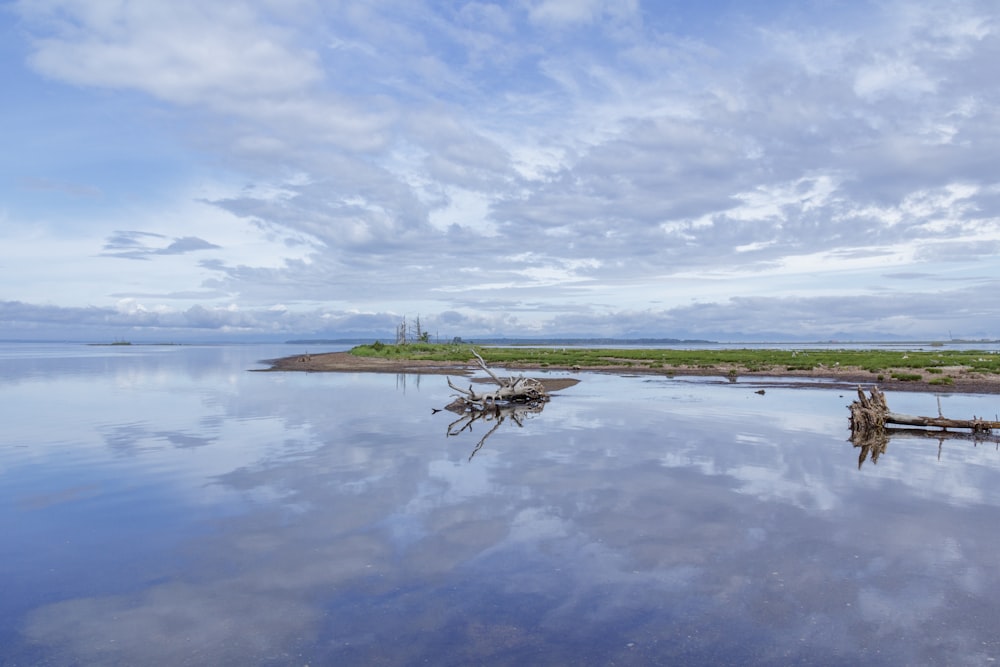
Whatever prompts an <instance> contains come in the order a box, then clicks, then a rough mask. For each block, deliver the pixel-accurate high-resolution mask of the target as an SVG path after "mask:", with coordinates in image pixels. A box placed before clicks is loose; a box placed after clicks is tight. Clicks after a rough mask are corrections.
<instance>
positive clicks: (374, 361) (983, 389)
mask: <svg viewBox="0 0 1000 667" xmlns="http://www.w3.org/2000/svg"><path fill="white" fill-rule="evenodd" d="M264 363H267V364H270V368H266V369H260V372H280V371H291V372H305V373H405V374H421V375H471V374H472V373H473V372H474V371H475V370H476V368H475V366H474V364H470V363H468V362H464V361H431V360H423V359H386V358H380V357H363V356H358V355H354V354H351V353H350V352H325V353H320V354H299V355H294V356H289V357H282V358H280V359H271V360H266V361H265V362H264ZM491 367H493V368H494V369H504V370H507V371H513V372H517V373H528V372H532V371H535V372H538V371H541V372H545V373H548V372H551V371H561V372H571V373H575V372H592V373H607V374H614V375H623V376H624V375H659V376H665V377H673V376H685V375H687V376H700V377H718V378H720V379H722V380H726V381H729V382H736V383H738V382H740V381H741V380H747V379H763V378H774V379H777V380H787V384H786V386H793V387H807V386H809V387H826V388H840V389H853V388H856V387H858V386H859V385H860V386H863V387H871V386H878V387H879V388H881V389H882V390H883V391H908V392H913V391H915V392H929V393H939V394H941V393H946V394H1000V375H987V374H981V373H967V374H960V375H959V376H958V377H953V378H952V384H949V385H940V384H931V383H930V382H928V381H926V380H894V379H888V380H881V381H879V380H877V378H876V376H873V374H872V373H871V372H869V371H866V370H864V369H862V368H851V367H846V368H821V369H812V370H786V371H781V372H774V371H748V370H746V369H734V368H732V367H730V366H727V365H725V364H718V365H716V366H714V367H712V368H704V367H697V368H695V367H690V368H689V367H683V366H682V367H671V368H647V367H641V366H636V367H625V366H621V365H610V364H609V365H600V366H598V365H589V366H576V365H574V366H562V365H558V364H550V365H548V366H545V367H544V368H543V367H541V366H539V365H538V364H530V363H496V364H491ZM892 370H893V369H886V371H885V372H884V373H883V375H884V376H885V377H887V378H888V377H891V371H892ZM901 370H905V369H901ZM734 371H735V373H734Z"/></svg>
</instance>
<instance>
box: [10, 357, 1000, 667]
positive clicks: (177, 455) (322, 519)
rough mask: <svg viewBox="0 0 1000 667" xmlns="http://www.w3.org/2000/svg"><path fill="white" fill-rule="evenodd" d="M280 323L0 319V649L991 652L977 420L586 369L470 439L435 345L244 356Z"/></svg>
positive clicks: (958, 409)
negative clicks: (857, 411)
mask: <svg viewBox="0 0 1000 667" xmlns="http://www.w3.org/2000/svg"><path fill="white" fill-rule="evenodd" d="M297 351H298V350H296V349H290V348H289V346H206V347H197V346H190V347H188V346H185V347H144V346H143V347H138V346H132V347H124V346H122V347H86V346H74V345H51V344H50V345H3V346H0V406H2V408H0V410H2V415H3V430H2V432H0V665H36V664H50V665H92V664H95V665H102V664H123V665H125V664H128V665H134V664H213V665H230V664H231V665H247V664H259V665H302V664H312V665H320V664H384V665H409V664H424V663H426V664H435V665H464V664H518V665H521V664H625V665H628V664H635V665H645V664H688V665H691V664H695V665H697V664H713V665H717V664H739V665H747V664H762V665H779V664H781V665H784V664H792V663H803V664H816V665H838V664H842V665H856V664H871V665H876V664H877V665H886V664H889V665H914V664H949V665H980V664H990V663H993V662H995V661H996V660H997V659H1000V620H998V619H1000V570H998V564H1000V556H998V554H1000V531H998V529H997V528H998V526H1000V451H998V450H997V446H996V444H994V443H979V444H978V445H977V444H974V443H971V442H965V441H958V440H950V441H946V442H944V443H942V444H940V445H939V443H938V441H936V440H927V439H919V438H897V439H893V440H892V441H891V442H890V444H889V446H888V449H887V450H886V451H885V452H884V453H883V454H882V455H881V456H880V457H879V459H878V462H877V463H876V464H872V462H871V461H870V460H867V461H865V462H864V463H863V464H862V465H861V466H860V468H859V466H858V458H859V455H858V454H859V450H857V449H855V448H854V447H853V446H852V445H851V444H850V443H849V442H848V441H847V437H848V432H847V414H848V411H847V408H846V406H847V405H848V404H849V403H850V401H851V400H852V398H853V397H852V396H851V395H850V392H845V391H844V390H842V389H838V388H836V387H833V386H831V387H819V388H807V389H804V388H788V387H785V386H782V385H780V384H778V383H767V382H764V383H756V384H752V383H749V382H746V383H745V382H738V383H735V384H730V383H728V382H724V381H721V380H715V379H712V378H683V377H679V378H665V377H651V376H643V377H617V376H612V375H600V374H586V373H584V374H577V377H579V378H580V379H581V382H580V383H579V384H578V385H576V386H574V387H572V388H570V389H567V390H565V391H563V392H561V393H560V395H558V396H557V397H555V398H554V399H553V400H552V402H551V403H550V404H548V405H547V406H546V407H545V409H544V410H543V411H542V412H540V413H536V414H528V415H524V416H523V418H522V419H521V424H522V425H521V426H518V424H517V423H516V422H515V421H514V420H513V419H507V420H506V421H505V422H504V423H502V424H500V425H499V427H498V428H497V429H496V431H495V432H493V433H492V435H490V436H489V437H488V438H487V439H486V440H485V441H483V442H482V445H481V447H479V448H478V449H477V445H478V444H479V443H480V440H481V438H483V436H484V435H486V433H487V432H488V431H489V429H490V428H492V426H494V425H495V424H493V423H482V422H477V423H473V424H471V427H470V428H469V429H467V430H466V431H464V432H462V433H461V434H459V435H455V436H450V437H449V436H448V435H447V433H448V427H449V424H450V423H451V422H452V421H454V419H455V418H456V417H455V415H452V414H451V413H448V412H439V413H436V414H432V409H433V408H439V407H442V406H443V405H445V404H446V403H448V402H449V400H450V394H451V390H450V389H448V387H447V385H446V384H445V381H444V378H443V377H440V376H424V377H418V376H413V375H410V376H397V375H383V374H294V373H280V374H279V373H254V372H249V369H253V368H261V364H259V363H258V362H259V361H260V360H261V359H266V358H273V357H277V356H285V355H288V354H294V353H296V352H297ZM313 351H314V352H319V351H320V350H313ZM762 387H763V388H764V389H765V390H766V391H765V394H763V395H760V394H757V393H755V392H756V391H757V390H758V389H760V388H762ZM887 395H888V398H889V404H890V406H891V407H893V409H895V410H897V411H899V412H909V413H917V414H936V412H937V397H936V396H935V395H933V394H920V393H908V392H903V393H893V392H891V390H890V391H889V392H887ZM940 400H941V406H942V409H943V411H944V414H946V415H948V416H954V417H971V416H972V415H973V414H976V415H981V416H987V417H991V416H992V415H994V414H996V413H997V412H998V411H1000V405H998V403H1000V401H998V397H997V396H960V395H947V394H944V395H942V396H941V398H940Z"/></svg>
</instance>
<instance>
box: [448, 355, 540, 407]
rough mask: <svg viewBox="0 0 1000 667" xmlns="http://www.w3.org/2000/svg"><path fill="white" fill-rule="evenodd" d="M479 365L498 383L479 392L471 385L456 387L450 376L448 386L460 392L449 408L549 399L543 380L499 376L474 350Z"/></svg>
mask: <svg viewBox="0 0 1000 667" xmlns="http://www.w3.org/2000/svg"><path fill="white" fill-rule="evenodd" d="M472 354H474V355H475V357H476V360H477V361H478V364H479V367H480V368H481V369H482V370H483V371H485V373H486V374H487V375H489V376H490V378H491V379H492V380H493V382H494V383H496V385H497V387H496V389H495V390H493V391H488V392H483V393H479V392H477V391H476V390H475V389H473V387H472V385H469V388H468V389H462V388H460V387H456V386H455V385H454V384H452V382H451V378H448V386H449V387H451V388H452V389H454V390H455V391H457V392H458V394H457V395H456V398H455V401H454V402H452V403H451V405H449V406H448V409H449V410H452V411H455V412H458V411H461V410H463V409H474V410H485V409H487V408H488V407H495V406H496V405H498V404H509V403H515V404H528V405H534V404H537V403H544V402H545V401H548V400H549V395H548V392H547V391H546V390H545V387H544V386H543V385H542V383H541V382H539V381H538V380H535V379H533V378H526V377H524V376H523V375H519V376H518V377H506V378H502V377H499V376H498V375H497V374H496V373H494V372H493V371H492V370H491V369H490V367H489V366H487V365H486V362H485V361H484V360H483V358H482V357H481V356H479V354H478V353H477V352H476V351H475V350H473V352H472Z"/></svg>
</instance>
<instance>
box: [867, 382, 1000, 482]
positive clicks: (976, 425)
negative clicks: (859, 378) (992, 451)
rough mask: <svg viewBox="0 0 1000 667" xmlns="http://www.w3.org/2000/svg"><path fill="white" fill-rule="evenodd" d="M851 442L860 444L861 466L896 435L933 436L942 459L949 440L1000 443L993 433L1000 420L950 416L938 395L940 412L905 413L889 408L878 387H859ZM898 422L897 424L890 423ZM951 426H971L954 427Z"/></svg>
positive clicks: (883, 450)
mask: <svg viewBox="0 0 1000 667" xmlns="http://www.w3.org/2000/svg"><path fill="white" fill-rule="evenodd" d="M849 407H850V410H851V417H850V422H851V443H852V444H853V445H854V446H855V447H858V448H860V450H861V452H860V453H859V454H858V469H859V470H860V469H861V466H862V465H863V464H864V462H865V461H866V460H871V462H872V464H875V463H878V459H879V457H880V456H881V455H882V454H884V453H885V450H886V448H887V447H888V446H889V440H891V439H892V438H893V437H901V436H902V437H908V438H931V439H934V440H937V441H938V460H941V450H942V449H943V448H944V441H945V440H969V441H972V443H973V444H974V445H978V444H979V443H980V442H992V443H997V445H998V450H1000V437H998V436H995V435H993V429H995V428H1000V421H989V420H986V419H982V418H981V417H975V416H974V417H973V418H972V419H949V418H948V417H945V416H944V415H943V414H941V399H940V397H938V416H937V417H922V416H913V415H903V414H899V413H896V412H892V411H891V410H890V409H889V406H888V404H887V403H886V400H885V394H883V393H882V392H881V391H880V390H879V389H878V387H872V388H871V392H870V394H868V395H866V394H865V392H864V390H863V389H862V388H861V387H860V386H859V387H858V400H856V401H854V402H853V403H851V405H850V406H849ZM890 424H896V425H897V426H890ZM900 426H911V427H912V426H921V427H925V428H899V427H900ZM949 429H968V431H954V430H949Z"/></svg>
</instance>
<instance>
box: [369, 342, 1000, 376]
mask: <svg viewBox="0 0 1000 667" xmlns="http://www.w3.org/2000/svg"><path fill="white" fill-rule="evenodd" d="M472 349H475V350H476V351H477V352H478V353H479V354H481V355H482V357H483V358H484V359H485V360H486V362H487V363H490V364H497V365H514V366H530V367H538V368H546V367H550V366H552V367H562V368H580V369H586V368H588V367H590V368H594V367H608V366H612V367H621V368H623V369H628V368H635V369H640V368H642V369H650V370H662V371H663V372H664V373H669V372H671V371H672V370H673V371H682V370H684V369H692V368H697V369H704V370H718V371H719V372H721V373H729V374H733V373H734V372H735V373H740V372H748V373H775V374H780V373H782V372H788V371H822V370H824V369H830V370H833V369H836V370H842V371H843V370H849V369H857V370H862V371H868V372H870V373H873V374H887V375H889V376H891V377H893V378H895V379H897V380H903V381H907V380H914V381H916V380H922V379H924V376H925V374H928V375H930V376H931V377H928V378H927V379H928V381H929V382H932V383H935V384H950V383H951V381H952V379H951V377H950V373H952V372H954V373H959V372H973V373H985V374H1000V354H996V353H993V352H989V351H983V350H939V349H934V350H927V351H924V350H920V351H908V352H903V351H897V350H844V349H819V350H818V349H809V350H802V349H798V350H796V349H788V350H774V349H759V348H757V349H754V348H744V349H710V350H670V349H666V350H664V349H634V350H618V349H614V350H612V349H600V348H577V347H565V348H562V347H553V348H540V347H479V346H476V347H474V348H473V346H470V345H467V344H455V343H408V344H406V345H385V344H383V343H378V342H377V343H374V344H372V345H359V346H357V347H355V348H353V349H352V350H351V354H354V355H357V356H360V357H381V358H385V359H407V360H417V359H424V360H428V361H469V360H471V359H472V358H473V357H472V353H471V350H472ZM901 371H905V372H901ZM873 379H875V378H873ZM878 379H883V378H882V377H880V378H878Z"/></svg>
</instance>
